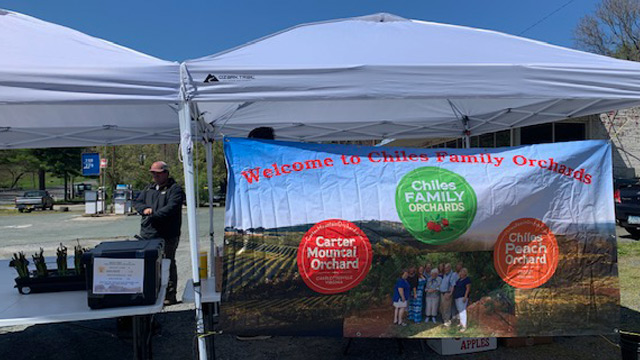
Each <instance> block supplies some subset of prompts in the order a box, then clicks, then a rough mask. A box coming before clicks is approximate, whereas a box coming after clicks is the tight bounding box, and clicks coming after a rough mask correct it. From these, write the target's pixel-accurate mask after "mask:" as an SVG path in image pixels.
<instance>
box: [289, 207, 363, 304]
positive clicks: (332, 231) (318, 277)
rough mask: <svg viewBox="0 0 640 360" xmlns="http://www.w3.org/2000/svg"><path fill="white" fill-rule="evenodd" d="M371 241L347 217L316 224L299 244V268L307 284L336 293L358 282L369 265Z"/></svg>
mask: <svg viewBox="0 0 640 360" xmlns="http://www.w3.org/2000/svg"><path fill="white" fill-rule="evenodd" d="M372 256H373V255H372V251H371V243H370V242H369V239H368V238H367V236H366V235H365V234H364V232H362V230H361V229H360V228H359V227H357V226H356V225H355V224H353V223H351V222H349V221H346V220H338V219H332V220H325V221H322V222H319V223H317V224H315V225H314V226H313V227H312V228H311V229H309V231H307V233H306V234H305V235H304V237H303V238H302V241H301V242H300V246H299V247H298V271H299V272H300V276H301V277H302V279H303V280H304V282H305V284H307V286H308V287H310V288H311V289H313V290H314V291H316V292H319V293H322V294H337V293H341V292H344V291H347V290H349V289H351V288H353V287H355V286H356V285H358V284H359V283H360V282H361V281H362V280H363V279H364V278H365V276H367V273H368V272H369V269H370V268H371V258H372Z"/></svg>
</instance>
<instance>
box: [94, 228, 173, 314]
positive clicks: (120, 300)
mask: <svg viewBox="0 0 640 360" xmlns="http://www.w3.org/2000/svg"><path fill="white" fill-rule="evenodd" d="M163 253H164V240H162V239H153V240H126V241H106V242H102V243H100V244H98V246H96V247H95V248H93V249H91V250H89V251H87V252H85V253H84V255H83V258H82V262H83V263H84V265H85V267H86V274H87V294H88V303H89V307H90V308H92V309H103V308H112V307H119V306H132V305H151V304H155V302H156V300H157V299H158V292H160V286H161V281H162V273H161V266H162V256H163ZM95 258H111V259H144V280H143V292H142V293H136V294H94V292H93V279H94V277H93V268H94V259H95Z"/></svg>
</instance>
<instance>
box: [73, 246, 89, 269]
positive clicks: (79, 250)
mask: <svg viewBox="0 0 640 360" xmlns="http://www.w3.org/2000/svg"><path fill="white" fill-rule="evenodd" d="M86 251H87V249H85V248H83V247H82V246H80V243H78V245H76V246H74V247H73V264H74V266H75V270H76V274H78V275H81V274H84V267H82V256H83V255H84V253H85V252H86Z"/></svg>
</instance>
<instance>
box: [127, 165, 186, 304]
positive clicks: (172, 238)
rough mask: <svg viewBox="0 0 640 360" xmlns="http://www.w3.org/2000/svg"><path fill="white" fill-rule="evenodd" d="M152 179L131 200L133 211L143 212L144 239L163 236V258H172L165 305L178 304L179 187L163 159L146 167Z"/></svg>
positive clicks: (180, 191)
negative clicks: (148, 167) (132, 201)
mask: <svg viewBox="0 0 640 360" xmlns="http://www.w3.org/2000/svg"><path fill="white" fill-rule="evenodd" d="M149 171H150V172H151V176H152V177H153V182H152V183H151V184H149V185H148V186H147V187H146V188H144V190H142V191H141V192H140V194H139V195H138V197H137V198H136V199H135V201H134V207H135V209H136V211H137V212H138V213H139V214H140V215H142V220H141V223H140V236H141V237H142V238H143V239H158V238H161V239H164V255H165V258H167V259H171V266H170V267H169V285H168V288H167V296H166V298H165V300H164V304H165V305H172V304H175V303H177V302H178V301H177V299H176V286H177V283H178V270H177V268H176V250H177V248H178V242H179V241H180V226H181V225H182V202H183V201H184V192H183V191H182V187H180V185H178V183H176V181H175V180H174V179H173V178H170V177H169V166H168V165H167V164H166V163H165V162H164V161H156V162H154V163H153V164H151V168H150V169H149Z"/></svg>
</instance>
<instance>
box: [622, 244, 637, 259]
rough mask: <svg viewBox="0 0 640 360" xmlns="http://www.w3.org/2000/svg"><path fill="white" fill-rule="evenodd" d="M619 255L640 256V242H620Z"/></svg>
mask: <svg viewBox="0 0 640 360" xmlns="http://www.w3.org/2000/svg"><path fill="white" fill-rule="evenodd" d="M618 255H619V256H620V257H623V256H640V241H633V242H623V243H621V242H618Z"/></svg>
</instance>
